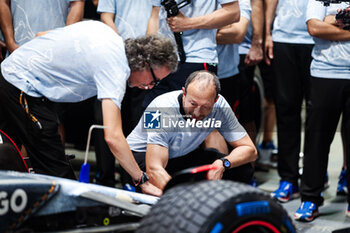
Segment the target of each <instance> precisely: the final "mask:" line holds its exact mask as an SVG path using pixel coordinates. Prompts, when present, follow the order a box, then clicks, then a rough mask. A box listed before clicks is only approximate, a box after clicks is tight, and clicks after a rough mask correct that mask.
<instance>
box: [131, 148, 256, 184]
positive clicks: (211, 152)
mask: <svg viewBox="0 0 350 233" xmlns="http://www.w3.org/2000/svg"><path fill="white" fill-rule="evenodd" d="M133 154H134V157H135V160H136V162H137V163H138V164H139V166H140V168H141V170H143V171H145V170H146V163H145V152H133ZM224 156H225V155H224V154H222V153H220V152H218V151H217V150H216V149H211V148H210V149H201V148H199V149H196V150H194V151H192V152H190V153H188V154H187V155H184V156H181V157H178V158H173V159H169V161H168V164H167V166H166V168H165V170H166V171H167V172H168V173H169V175H172V174H174V173H176V172H178V171H181V170H184V169H186V168H191V167H198V166H201V165H206V164H212V163H213V162H214V161H215V160H217V159H219V158H222V157H224ZM253 173H254V169H253V167H252V166H251V164H250V163H248V164H244V165H241V166H239V167H235V168H231V169H229V170H227V171H225V172H224V175H223V179H226V180H233V181H237V182H243V183H246V184H250V182H251V180H252V178H253Z"/></svg>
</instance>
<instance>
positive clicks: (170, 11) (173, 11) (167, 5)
mask: <svg viewBox="0 0 350 233" xmlns="http://www.w3.org/2000/svg"><path fill="white" fill-rule="evenodd" d="M190 3H191V0H184V1H182V2H180V3H179V4H177V2H176V1H175V0H163V1H162V2H161V4H162V6H164V9H165V11H166V13H167V17H168V18H169V17H173V16H176V15H177V14H179V9H181V8H182V7H184V6H187V5H188V4H190ZM181 35H182V32H174V36H175V41H176V45H177V51H178V53H179V57H180V62H181V63H184V62H185V61H186V54H185V51H184V46H183V43H182V38H181Z"/></svg>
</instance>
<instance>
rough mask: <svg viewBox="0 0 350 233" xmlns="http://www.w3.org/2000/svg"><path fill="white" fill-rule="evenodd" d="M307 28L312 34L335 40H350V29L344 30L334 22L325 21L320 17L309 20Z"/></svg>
mask: <svg viewBox="0 0 350 233" xmlns="http://www.w3.org/2000/svg"><path fill="white" fill-rule="evenodd" d="M307 29H308V31H309V33H310V35H311V36H314V37H317V38H320V39H324V40H334V41H349V40H350V31H347V30H343V29H341V28H339V27H337V26H334V25H332V24H329V23H326V22H323V21H321V20H318V19H310V20H309V21H307Z"/></svg>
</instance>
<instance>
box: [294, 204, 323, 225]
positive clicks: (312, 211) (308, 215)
mask: <svg viewBox="0 0 350 233" xmlns="http://www.w3.org/2000/svg"><path fill="white" fill-rule="evenodd" d="M317 216H318V207H317V206H316V204H315V203H313V202H311V201H305V202H303V203H301V206H300V207H299V209H298V210H297V212H295V214H294V219H295V220H299V221H306V222H311V221H312V220H314V219H315V218H316V217H317Z"/></svg>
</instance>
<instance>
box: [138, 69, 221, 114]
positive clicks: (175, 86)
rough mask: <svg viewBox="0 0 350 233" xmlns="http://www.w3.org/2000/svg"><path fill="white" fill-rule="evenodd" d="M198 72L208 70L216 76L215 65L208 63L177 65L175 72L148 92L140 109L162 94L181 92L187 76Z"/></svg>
mask: <svg viewBox="0 0 350 233" xmlns="http://www.w3.org/2000/svg"><path fill="white" fill-rule="evenodd" d="M199 70H208V71H211V72H213V73H215V74H217V65H216V64H209V63H187V62H185V63H183V64H181V63H179V65H178V68H177V71H176V72H175V73H172V74H169V75H168V76H167V77H165V78H164V79H162V81H161V82H160V83H159V85H158V86H156V87H154V88H152V90H150V91H148V93H147V94H146V96H145V99H144V100H143V103H142V107H143V108H144V109H145V108H147V106H148V105H149V104H150V103H151V102H152V100H153V99H154V98H156V97H157V96H159V95H162V94H164V93H167V92H170V91H175V90H181V88H182V87H184V86H185V82H186V79H187V78H188V76H189V75H190V74H191V73H193V72H195V71H199Z"/></svg>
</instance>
